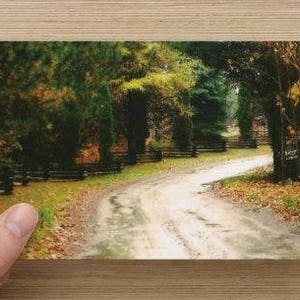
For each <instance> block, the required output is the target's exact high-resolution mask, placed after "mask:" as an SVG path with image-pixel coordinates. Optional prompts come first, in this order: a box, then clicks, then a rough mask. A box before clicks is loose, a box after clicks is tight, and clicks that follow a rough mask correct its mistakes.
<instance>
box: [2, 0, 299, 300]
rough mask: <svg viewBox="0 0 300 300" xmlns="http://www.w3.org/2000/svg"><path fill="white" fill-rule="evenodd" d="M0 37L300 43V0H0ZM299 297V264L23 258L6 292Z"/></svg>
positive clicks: (28, 295)
mask: <svg viewBox="0 0 300 300" xmlns="http://www.w3.org/2000/svg"><path fill="white" fill-rule="evenodd" d="M0 28H1V30H0V40H22V41H24V40H25V41H26V40H98V41H99V40H299V37H300V1H299V0H272V1H264V0H253V1H249V0H221V1H219V0H205V1H200V0H151V1H149V0H114V1H104V0H45V1H42V0H0ZM188 298H189V299H239V300H240V299H284V300H288V299H300V261H255V260H253V261H20V262H18V263H17V264H16V266H15V267H14V269H13V272H12V275H11V280H10V281H9V282H8V284H7V285H6V286H5V287H4V288H2V289H1V290H0V299H45V300H46V299H51V300H53V299H54V300H55V299H188Z"/></svg>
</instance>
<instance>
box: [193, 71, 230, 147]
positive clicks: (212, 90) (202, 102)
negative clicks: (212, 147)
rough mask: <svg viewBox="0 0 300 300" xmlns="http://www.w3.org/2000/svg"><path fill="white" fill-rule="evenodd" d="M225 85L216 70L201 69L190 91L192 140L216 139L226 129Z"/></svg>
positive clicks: (226, 90) (226, 93)
mask: <svg viewBox="0 0 300 300" xmlns="http://www.w3.org/2000/svg"><path fill="white" fill-rule="evenodd" d="M227 95H228V89H227V83H226V81H225V78H224V77H223V76H222V75H220V74H219V73H218V72H217V71H216V70H214V69H209V68H207V67H204V66H203V67H202V68H201V69H200V70H199V73H198V78H197V83H196V86H195V87H194V88H193V89H191V90H190V97H191V106H192V108H193V112H194V114H193V118H192V120H193V139H194V141H195V142H196V143H197V142H200V141H201V140H208V139H211V138H213V137H214V138H215V137H218V136H219V135H220V134H221V133H222V132H223V131H224V130H225V128H226V104H227V102H226V101H227Z"/></svg>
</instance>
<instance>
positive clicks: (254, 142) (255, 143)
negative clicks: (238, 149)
mask: <svg viewBox="0 0 300 300" xmlns="http://www.w3.org/2000/svg"><path fill="white" fill-rule="evenodd" d="M253 148H255V149H256V148H257V139H253Z"/></svg>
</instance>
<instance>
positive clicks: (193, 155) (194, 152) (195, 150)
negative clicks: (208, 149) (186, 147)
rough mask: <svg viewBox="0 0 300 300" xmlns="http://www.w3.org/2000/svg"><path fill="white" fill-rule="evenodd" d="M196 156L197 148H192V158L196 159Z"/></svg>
mask: <svg viewBox="0 0 300 300" xmlns="http://www.w3.org/2000/svg"><path fill="white" fill-rule="evenodd" d="M197 156H198V153H197V146H195V145H194V146H193V149H192V157H197Z"/></svg>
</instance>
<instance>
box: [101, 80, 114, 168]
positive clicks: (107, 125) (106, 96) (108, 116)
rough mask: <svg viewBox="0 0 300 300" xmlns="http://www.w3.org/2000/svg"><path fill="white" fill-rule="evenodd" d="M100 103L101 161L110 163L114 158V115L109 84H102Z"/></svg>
mask: <svg viewBox="0 0 300 300" xmlns="http://www.w3.org/2000/svg"><path fill="white" fill-rule="evenodd" d="M99 93H100V94H99V97H100V103H99V104H98V105H99V106H98V112H97V114H98V118H99V119H98V126H99V127H98V138H99V147H100V154H101V161H102V162H104V163H108V162H110V161H111V160H112V154H111V151H110V148H111V146H112V144H113V115H112V107H111V95H110V92H109V89H108V86H107V85H102V86H101V87H100V91H99Z"/></svg>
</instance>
